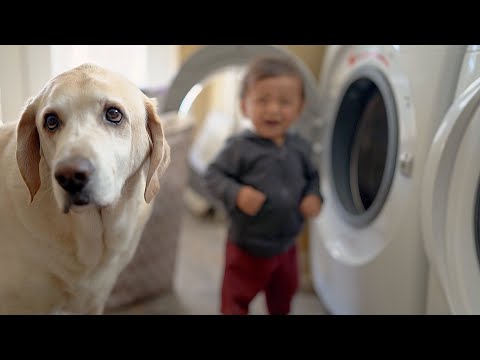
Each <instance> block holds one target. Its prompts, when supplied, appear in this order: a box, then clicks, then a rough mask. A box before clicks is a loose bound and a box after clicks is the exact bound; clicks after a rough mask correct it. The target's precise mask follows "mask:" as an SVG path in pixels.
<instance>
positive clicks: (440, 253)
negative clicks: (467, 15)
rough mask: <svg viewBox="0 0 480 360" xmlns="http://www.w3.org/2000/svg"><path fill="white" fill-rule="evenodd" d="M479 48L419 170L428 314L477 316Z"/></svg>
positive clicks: (468, 58)
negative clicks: (428, 267)
mask: <svg viewBox="0 0 480 360" xmlns="http://www.w3.org/2000/svg"><path fill="white" fill-rule="evenodd" d="M478 134H480V46H479V45H470V46H469V47H468V49H467V52H466V54H465V57H464V60H463V65H462V70H461V72H460V76H459V81H458V87H457V90H456V95H455V101H454V103H453V104H452V106H451V107H450V109H449V110H448V112H447V114H446V115H445V118H444V119H443V121H442V124H441V126H440V127H439V129H438V132H437V134H436V135H435V138H434V141H433V144H432V146H431V150H430V152H429V155H428V159H427V162H426V166H425V176H424V181H423V189H422V230H423V234H424V239H425V248H426V250H427V255H428V258H429V260H430V263H431V264H432V266H431V271H430V275H429V284H428V285H429V287H428V289H429V291H428V295H427V313H428V314H477V315H478V314H480V192H479V188H480V161H479V154H480V140H479V136H478Z"/></svg>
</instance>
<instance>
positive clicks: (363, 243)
mask: <svg viewBox="0 0 480 360" xmlns="http://www.w3.org/2000/svg"><path fill="white" fill-rule="evenodd" d="M464 52H465V47H464V46H455V45H454V46H446V45H429V46H403V45H402V46H400V45H391V46H390V45H355V46H354V45H349V46H347V45H342V46H332V47H330V48H329V49H328V50H327V54H326V58H325V61H324V67H323V69H322V78H321V84H320V96H321V99H322V102H321V107H322V108H323V109H324V113H323V114H322V116H323V117H324V120H325V121H326V122H327V128H326V131H325V137H324V138H322V139H320V140H319V141H323V142H324V149H323V151H322V156H321V158H320V169H321V176H322V190H323V193H324V197H325V204H324V207H323V210H322V213H321V215H320V216H319V217H318V218H317V219H315V220H314V221H311V222H310V223H309V227H310V231H309V233H310V239H311V263H312V276H313V282H314V288H315V291H316V292H317V294H318V295H319V296H320V297H321V298H322V300H323V301H324V303H325V305H326V307H327V309H328V310H329V312H330V313H332V314H423V313H425V301H426V300H425V299H426V284H427V269H428V263H427V258H426V256H425V252H424V248H423V241H422V238H421V226H420V190H421V185H422V182H421V180H422V176H423V168H424V165H425V159H426V155H427V152H428V149H429V146H430V144H431V141H432V139H433V136H434V134H435V131H436V129H437V127H438V124H439V123H440V121H441V119H442V118H443V116H444V114H445V112H446V110H447V109H448V107H449V105H450V104H451V103H452V100H453V96H454V92H455V87H456V84H457V79H458V73H459V70H460V67H461V63H462V59H463V54H464Z"/></svg>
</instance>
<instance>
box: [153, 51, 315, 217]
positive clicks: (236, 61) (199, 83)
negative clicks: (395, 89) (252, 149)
mask: <svg viewBox="0 0 480 360" xmlns="http://www.w3.org/2000/svg"><path fill="white" fill-rule="evenodd" d="M260 55H272V56H279V57H287V58H289V59H290V60H292V61H293V62H295V63H296V65H297V66H298V68H299V70H300V71H301V73H302V75H303V78H304V81H305V107H304V110H303V113H302V115H301V119H300V120H299V121H298V122H297V123H296V124H295V129H294V131H298V132H299V133H300V134H302V135H303V136H304V137H306V138H307V139H309V140H312V139H313V138H316V137H318V136H317V135H316V134H318V132H319V131H321V129H322V123H321V118H320V116H319V114H320V107H319V101H318V84H317V80H316V79H315V76H314V75H313V74H312V72H311V71H310V69H309V68H308V67H307V66H306V64H305V63H304V62H303V61H302V60H301V59H300V58H298V57H297V56H296V55H295V54H293V53H291V52H290V51H288V50H286V49H284V48H281V47H279V46H275V45H208V46H204V47H202V48H200V49H199V50H197V51H196V52H195V53H194V54H193V55H192V56H190V57H189V58H188V59H187V60H186V61H185V63H184V64H183V65H182V67H181V68H180V69H179V71H178V72H177V74H176V76H175V78H174V79H173V80H172V82H171V84H170V85H169V87H168V91H167V93H166V94H165V98H164V100H163V107H162V112H170V111H175V112H178V113H179V114H180V115H182V114H185V113H188V111H189V110H190V106H191V104H192V103H193V101H194V100H195V98H196V96H198V94H199V93H200V91H201V90H202V88H203V86H204V85H206V83H208V81H209V80H210V79H211V78H212V76H214V75H215V74H218V73H220V72H222V71H224V70H225V69H228V68H232V67H244V66H245V65H246V64H247V63H248V62H249V61H250V60H251V59H252V58H254V57H256V56H260ZM205 123H206V125H205V126H203V127H202V129H200V131H199V134H198V135H197V136H196V139H194V143H193V145H192V147H191V151H190V154H189V165H190V168H189V171H190V177H189V188H190V190H191V191H190V192H188V193H187V194H189V195H190V196H189V198H188V199H190V202H194V203H195V204H190V206H191V207H192V208H193V207H198V208H200V209H201V210H200V211H202V210H203V209H205V208H208V206H209V203H210V204H216V205H217V206H221V205H219V204H218V202H217V201H216V200H215V199H214V198H212V197H211V196H210V194H209V192H208V191H207V189H206V187H205V185H204V182H203V178H202V176H203V174H204V172H205V169H206V167H207V165H208V163H209V162H210V161H211V160H212V159H213V157H214V156H215V154H216V152H217V151H218V150H219V149H220V148H221V146H222V144H223V142H224V140H225V139H226V138H227V137H228V136H229V135H232V133H233V130H234V129H235V126H233V125H234V124H233V120H231V121H229V119H226V118H225V117H224V116H211V117H209V118H208V119H207V121H205ZM188 199H187V202H188ZM200 211H199V212H200Z"/></svg>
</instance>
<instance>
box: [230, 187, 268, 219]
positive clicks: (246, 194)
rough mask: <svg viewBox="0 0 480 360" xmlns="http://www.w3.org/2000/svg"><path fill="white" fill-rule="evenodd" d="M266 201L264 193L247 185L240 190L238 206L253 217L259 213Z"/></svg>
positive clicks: (237, 200)
mask: <svg viewBox="0 0 480 360" xmlns="http://www.w3.org/2000/svg"><path fill="white" fill-rule="evenodd" d="M266 199H267V197H266V196H265V194H264V193H262V192H261V191H258V190H256V189H255V188H253V187H251V186H249V185H245V186H242V187H241V188H240V191H239V192H238V194H237V199H236V205H237V206H238V208H239V209H240V210H242V211H243V212H244V213H245V214H247V215H250V216H253V215H256V214H257V213H258V211H259V210H260V208H261V207H262V205H263V203H264V202H265V200H266Z"/></svg>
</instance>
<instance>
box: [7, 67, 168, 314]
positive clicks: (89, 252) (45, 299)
mask: <svg viewBox="0 0 480 360" xmlns="http://www.w3.org/2000/svg"><path fill="white" fill-rule="evenodd" d="M169 161H170V147H169V146H168V144H167V142H166V141H165V136H164V132H163V127H162V124H161V122H160V119H159V117H158V115H157V112H156V101H155V99H151V98H148V97H147V96H145V95H144V94H143V93H142V92H141V91H140V90H139V89H138V87H136V86H135V85H134V84H133V83H131V82H130V81H128V80H127V79H126V78H124V77H122V76H121V75H119V74H116V73H112V72H110V71H108V70H106V69H103V68H101V67H98V66H95V65H92V64H84V65H81V66H79V67H77V68H74V69H72V70H70V71H67V72H65V73H63V74H60V75H58V76H57V77H55V78H53V79H52V80H50V81H49V82H48V83H47V84H46V85H45V87H44V88H43V90H42V91H41V92H40V93H39V94H38V95H37V96H36V97H35V98H33V99H30V100H29V102H28V104H27V105H26V107H25V109H24V110H23V113H22V115H21V118H20V121H19V122H18V123H13V124H6V125H0V174H1V176H0V313H2V314H12V313H13V314H46V313H62V312H66V313H87V314H100V313H102V312H103V307H104V304H105V302H106V300H107V298H108V296H109V293H110V291H111V289H112V287H113V285H114V283H115V281H116V279H117V275H118V274H119V273H120V271H121V270H122V269H123V268H124V267H125V266H126V265H127V263H128V262H129V260H130V259H131V258H132V256H133V254H134V252H135V249H136V247H137V244H138V241H139V239H140V236H141V233H142V230H143V228H144V225H145V223H146V221H147V220H148V217H149V216H150V212H151V208H152V203H151V201H152V199H153V198H154V196H155V195H156V194H157V192H158V190H159V176H161V173H162V172H163V171H164V170H165V168H166V167H167V165H168V163H169Z"/></svg>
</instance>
